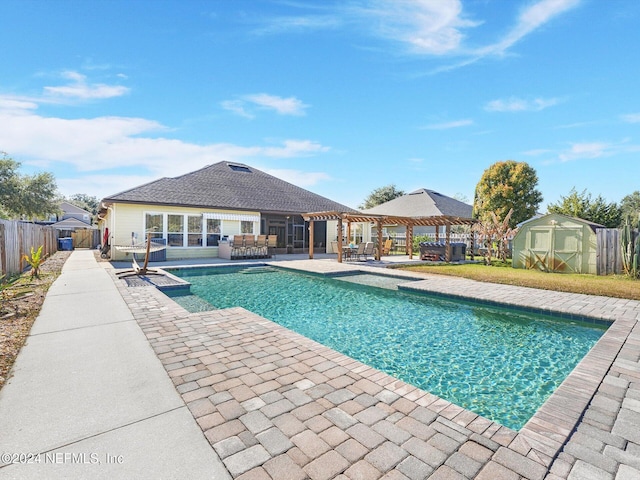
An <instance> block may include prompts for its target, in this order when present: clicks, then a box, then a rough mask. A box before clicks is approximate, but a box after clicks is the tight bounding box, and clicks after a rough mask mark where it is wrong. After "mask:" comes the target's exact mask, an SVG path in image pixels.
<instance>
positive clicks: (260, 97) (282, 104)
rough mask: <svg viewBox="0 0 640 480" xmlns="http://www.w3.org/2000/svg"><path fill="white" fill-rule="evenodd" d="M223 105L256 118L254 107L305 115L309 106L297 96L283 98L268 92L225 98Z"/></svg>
mask: <svg viewBox="0 0 640 480" xmlns="http://www.w3.org/2000/svg"><path fill="white" fill-rule="evenodd" d="M221 106H222V108H224V109H225V110H229V111H231V112H233V113H235V114H237V115H240V116H242V117H245V118H255V116H256V115H255V113H254V112H253V109H252V108H258V109H262V110H272V111H274V112H276V113H277V114H278V115H294V116H303V115H306V112H305V110H306V109H307V108H308V107H309V105H306V104H305V103H303V102H302V101H301V100H299V99H297V98H296V97H288V98H283V97H278V96H276V95H269V94H267V93H255V94H251V95H244V96H242V97H241V98H240V99H237V100H225V101H223V102H222V103H221Z"/></svg>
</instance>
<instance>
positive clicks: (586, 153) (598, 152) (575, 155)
mask: <svg viewBox="0 0 640 480" xmlns="http://www.w3.org/2000/svg"><path fill="white" fill-rule="evenodd" d="M612 149H613V145H612V144H608V143H602V142H591V143H574V144H573V145H571V148H570V149H569V150H567V151H565V152H563V153H561V154H560V155H559V156H558V158H559V159H560V161H561V162H569V161H571V160H578V159H583V158H600V157H605V156H610V155H612V154H613V153H614V152H613V151H612Z"/></svg>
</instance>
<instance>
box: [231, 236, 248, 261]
mask: <svg viewBox="0 0 640 480" xmlns="http://www.w3.org/2000/svg"><path fill="white" fill-rule="evenodd" d="M246 254H247V250H246V248H245V246H244V238H243V236H242V235H234V236H233V242H232V244H231V260H236V259H238V258H245V257H246Z"/></svg>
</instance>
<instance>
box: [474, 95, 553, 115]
mask: <svg viewBox="0 0 640 480" xmlns="http://www.w3.org/2000/svg"><path fill="white" fill-rule="evenodd" d="M558 103H560V100H559V99H557V98H535V99H533V100H525V99H522V98H517V97H511V98H508V99H498V100H492V101H490V102H488V103H487V104H486V105H485V107H484V109H485V110H486V111H488V112H539V111H540V110H544V109H545V108H549V107H553V106H554V105H557V104H558Z"/></svg>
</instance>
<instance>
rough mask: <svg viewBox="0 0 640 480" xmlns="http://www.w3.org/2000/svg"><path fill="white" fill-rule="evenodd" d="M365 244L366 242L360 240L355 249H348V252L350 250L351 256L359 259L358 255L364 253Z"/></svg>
mask: <svg viewBox="0 0 640 480" xmlns="http://www.w3.org/2000/svg"><path fill="white" fill-rule="evenodd" d="M366 246H367V244H366V243H364V242H361V243H359V244H358V246H357V247H356V248H355V249H350V252H351V258H354V259H356V260H359V259H360V257H361V256H362V255H364V249H365V247H366Z"/></svg>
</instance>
